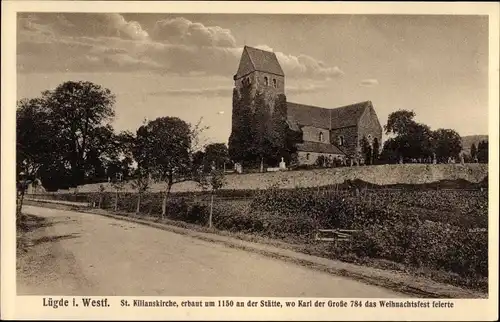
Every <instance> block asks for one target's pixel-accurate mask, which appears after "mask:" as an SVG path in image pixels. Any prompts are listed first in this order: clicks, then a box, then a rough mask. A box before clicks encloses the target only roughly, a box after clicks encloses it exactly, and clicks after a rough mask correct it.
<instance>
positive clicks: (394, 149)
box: [379, 138, 401, 164]
mask: <svg viewBox="0 0 500 322" xmlns="http://www.w3.org/2000/svg"><path fill="white" fill-rule="evenodd" d="M399 143H400V142H399V141H398V140H397V139H396V138H390V139H388V140H387V141H385V142H384V146H383V149H382V153H381V154H380V158H379V159H380V161H381V162H382V163H389V164H391V163H397V162H398V161H399V159H400V158H401V154H400V152H399Z"/></svg>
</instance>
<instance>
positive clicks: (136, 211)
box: [135, 193, 141, 215]
mask: <svg viewBox="0 0 500 322" xmlns="http://www.w3.org/2000/svg"><path fill="white" fill-rule="evenodd" d="M140 210H141V194H140V193H139V194H138V196H137V207H136V208H135V214H136V215H138V214H139V211H140Z"/></svg>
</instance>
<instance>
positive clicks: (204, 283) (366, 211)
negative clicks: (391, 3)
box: [2, 6, 498, 318]
mask: <svg viewBox="0 0 500 322" xmlns="http://www.w3.org/2000/svg"><path fill="white" fill-rule="evenodd" d="M115 8H117V9H115V10H110V11H109V12H78V11H77V10H75V11H74V12H71V11H67V10H61V11H60V12H59V11H54V10H52V11H36V10H33V11H22V12H17V14H16V15H15V23H16V30H15V35H16V37H15V66H12V68H13V70H15V72H14V73H15V80H16V83H15V84H13V88H15V93H16V94H15V108H14V107H12V111H13V112H12V113H15V125H14V124H12V127H15V134H14V135H15V156H14V155H10V156H6V155H4V152H2V163H4V162H3V159H4V158H7V157H9V158H11V159H12V160H15V164H14V163H13V166H15V170H14V167H12V170H10V171H11V172H14V171H15V183H16V187H15V191H16V193H15V196H16V200H15V230H16V234H15V243H16V244H15V264H16V267H15V276H16V278H15V295H16V294H17V296H39V297H40V300H39V302H40V303H39V304H40V306H41V307H47V308H54V309H57V308H58V307H65V306H73V307H75V306H76V307H78V306H79V307H84V308H85V307H97V308H106V307H110V305H111V304H110V299H111V298H110V299H108V298H107V297H118V296H121V297H123V299H121V298H120V299H121V300H120V301H117V302H116V304H114V302H113V304H112V306H113V307H116V308H117V309H119V308H120V306H121V307H125V308H129V307H130V308H148V307H164V308H178V309H185V310H192V309H196V308H199V309H201V308H205V307H214V308H215V307H217V308H218V309H221V308H224V307H229V308H236V307H255V308H261V309H262V308H270V309H273V308H285V309H286V308H287V307H288V308H289V309H291V308H295V307H300V308H311V309H314V307H316V308H318V307H320V308H321V307H326V308H330V310H332V309H337V310H340V309H341V308H343V307H346V308H347V307H349V308H370V307H371V308H386V309H387V310H389V309H395V308H398V309H422V310H423V309H426V308H428V309H435V310H436V309H443V310H444V309H450V310H451V309H452V308H453V305H454V302H451V301H450V300H456V299H475V300H486V299H488V298H489V297H490V296H492V294H491V290H492V289H491V288H490V287H491V285H490V284H491V278H492V276H491V274H495V276H496V277H495V278H497V273H498V272H493V271H491V270H489V268H490V267H491V266H489V264H490V263H491V260H492V258H491V257H490V256H489V253H490V254H491V248H490V247H492V245H491V244H489V242H488V241H489V234H488V232H489V228H490V229H491V221H489V215H488V214H489V211H490V213H491V209H490V207H491V205H492V201H491V200H490V198H489V195H491V196H492V194H491V189H497V187H496V186H494V187H490V185H491V184H492V181H491V180H490V179H489V177H490V176H489V170H490V168H491V163H492V162H496V163H495V164H494V166H495V167H498V164H497V163H498V160H497V155H496V153H497V152H496V151H495V152H492V151H490V150H489V146H490V144H489V142H490V140H494V141H492V142H493V143H494V144H496V143H498V137H496V138H491V134H490V133H492V132H491V131H493V129H491V128H490V126H491V125H490V124H491V123H490V122H489V118H490V117H492V115H490V108H489V106H490V103H491V99H490V94H491V90H492V89H491V88H490V76H491V74H489V73H490V67H491V66H490V65H489V64H490V61H491V57H490V52H489V50H490V47H489V46H490V45H489V44H490V37H491V36H492V34H491V32H492V31H491V30H490V29H489V28H490V18H491V17H490V16H488V15H475V14H468V15H465V14H463V15H462V14H453V15H452V14H362V13H360V14H354V13H353V14H349V13H345V14H344V13H323V14H322V13H314V14H308V13H300V12H296V13H287V14H279V13H267V14H266V13H244V12H241V13H217V12H214V13H211V12H206V13H200V12H196V11H194V10H193V11H191V13H189V12H188V11H183V12H175V11H172V12H169V11H168V10H164V11H162V12H158V11H155V10H152V11H150V12H140V11H138V12H129V10H126V11H123V12H120V11H119V7H116V6H115ZM167 8H168V6H166V7H165V9H167ZM495 32H496V33H497V32H498V31H495ZM12 34H14V32H12ZM3 36H4V35H2V37H3ZM493 36H497V34H494V35H493ZM493 58H494V57H493ZM496 66H497V67H498V65H496ZM497 67H495V68H497ZM496 72H497V73H498V69H497V70H496ZM2 86H3V85H2ZM493 90H495V91H498V89H493ZM2 104H3V103H2ZM3 110H4V106H2V114H3V112H4V111H3ZM14 111H15V112H14ZM496 115H498V114H496ZM497 130H498V129H496V130H495V131H497ZM13 131H14V130H13ZM493 133H497V132H493ZM495 142H496V143H495ZM493 153H495V154H493ZM12 162H14V161H12ZM2 168H4V166H2ZM3 173H4V169H2V174H3ZM497 174H498V173H497ZM495 180H497V179H495ZM494 182H495V185H496V184H497V183H498V181H494ZM2 185H3V184H2ZM2 190H4V189H2ZM12 190H14V188H12ZM495 195H496V194H495ZM495 198H497V197H495ZM2 199H3V197H2ZM13 202H14V201H13ZM494 202H495V204H494V206H495V210H494V211H495V212H497V215H498V205H497V201H494ZM2 213H3V215H4V211H2ZM5 215H7V214H6V213H5ZM12 217H14V214H12ZM496 225H497V224H496ZM495 227H496V226H495ZM495 229H497V227H496V228H495ZM2 232H3V231H2ZM493 260H495V259H493ZM2 261H3V260H2ZM495 292H497V291H495ZM15 295H14V296H15ZM495 296H497V294H496V293H495ZM78 297H81V298H78ZM174 297H175V298H174ZM179 297H182V299H180V298H179ZM239 298H241V300H240V299H239ZM249 298H255V301H253V300H248V299H249ZM277 298H280V299H281V300H277ZM287 298H288V299H289V300H287ZM283 299H284V300H283ZM292 299H293V300H292ZM318 299H324V300H323V301H318ZM427 300H429V301H427ZM72 302H73V303H72ZM455 305H456V304H455ZM366 310H368V311H367V312H365V313H364V314H367V315H369V314H370V313H369V312H370V311H369V309H366ZM325 318H326V317H325ZM415 318H417V316H415Z"/></svg>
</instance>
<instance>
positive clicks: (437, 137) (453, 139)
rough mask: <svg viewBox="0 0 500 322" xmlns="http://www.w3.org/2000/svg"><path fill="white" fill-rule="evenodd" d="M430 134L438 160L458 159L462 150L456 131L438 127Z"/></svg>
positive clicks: (460, 140)
mask: <svg viewBox="0 0 500 322" xmlns="http://www.w3.org/2000/svg"><path fill="white" fill-rule="evenodd" d="M432 136H433V141H434V142H433V143H434V152H435V153H436V158H437V160H438V162H447V160H448V159H449V158H454V159H458V157H459V154H460V151H462V139H461V137H460V135H459V134H458V133H457V132H456V131H454V130H450V129H438V130H436V131H434V132H433V135H432Z"/></svg>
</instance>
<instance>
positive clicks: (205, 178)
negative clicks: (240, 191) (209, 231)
mask: <svg viewBox="0 0 500 322" xmlns="http://www.w3.org/2000/svg"><path fill="white" fill-rule="evenodd" d="M196 181H197V182H198V184H199V185H200V186H201V187H202V189H203V190H206V189H207V188H210V213H209V217H208V227H209V228H212V213H213V205H214V196H215V194H216V193H217V191H218V190H219V189H221V188H222V187H223V186H224V185H225V184H226V180H225V176H224V171H222V170H220V169H211V170H210V171H209V172H203V171H200V172H198V176H197V180H196Z"/></svg>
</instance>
